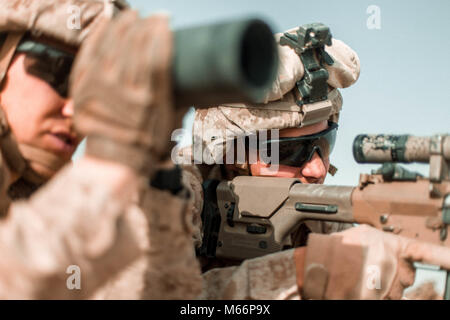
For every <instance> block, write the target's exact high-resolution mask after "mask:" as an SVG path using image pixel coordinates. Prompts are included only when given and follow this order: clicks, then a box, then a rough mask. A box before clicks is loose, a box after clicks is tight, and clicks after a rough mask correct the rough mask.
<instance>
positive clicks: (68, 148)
mask: <svg viewBox="0 0 450 320" xmlns="http://www.w3.org/2000/svg"><path fill="white" fill-rule="evenodd" d="M49 136H50V138H51V139H50V140H51V148H52V149H53V150H54V151H56V152H58V153H63V154H66V155H71V154H72V153H73V152H75V149H76V147H77V139H76V137H74V136H73V135H71V134H69V133H62V132H59V133H50V134H49Z"/></svg>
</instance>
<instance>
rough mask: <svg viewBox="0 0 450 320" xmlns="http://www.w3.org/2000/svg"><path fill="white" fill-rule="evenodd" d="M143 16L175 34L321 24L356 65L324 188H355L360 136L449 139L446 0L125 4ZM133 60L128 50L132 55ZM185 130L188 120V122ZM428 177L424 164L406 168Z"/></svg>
mask: <svg viewBox="0 0 450 320" xmlns="http://www.w3.org/2000/svg"><path fill="white" fill-rule="evenodd" d="M129 2H130V3H131V5H132V6H133V7H134V8H136V9H138V10H139V11H140V12H141V13H142V15H144V16H146V15H149V14H151V13H155V12H160V11H165V12H169V13H170V14H171V17H172V19H171V24H172V26H173V28H175V29H177V28H181V27H184V26H191V25H199V24H204V23H209V22H214V21H218V20H224V19H230V18H233V19H234V18H236V17H247V16H257V17H260V18H263V19H265V20H266V21H268V22H269V24H270V25H271V26H272V28H273V30H274V32H281V31H284V30H286V29H289V28H293V27H296V26H299V25H303V24H306V23H312V22H322V23H325V24H327V25H328V26H329V27H330V29H331V32H332V34H333V37H335V38H337V39H341V40H343V41H344V42H345V43H347V44H348V45H349V46H350V47H352V48H353V49H354V50H355V51H356V52H357V54H358V56H359V58H360V60H361V76H360V78H359V80H358V81H357V82H356V84H355V85H353V86H352V87H350V88H348V89H344V90H341V93H342V95H343V97H344V105H343V111H342V113H341V119H340V129H339V133H338V138H337V145H336V147H335V151H334V152H333V154H332V157H331V160H332V163H333V164H334V165H335V166H337V167H338V168H339V171H338V173H337V174H336V176H335V177H328V178H327V180H326V183H327V184H345V185H355V184H357V182H358V178H359V173H361V172H369V171H370V169H373V168H376V167H377V166H372V165H358V164H357V163H356V162H355V161H354V160H353V156H352V143H353V139H354V137H355V136H356V135H358V134H360V133H389V134H414V135H433V134H436V133H449V131H450V130H449V123H450V105H449V103H450V90H448V84H449V80H448V77H449V71H450V59H449V56H450V55H449V52H450V36H449V33H450V1H448V0H440V1H439V0H428V1H423V0H419V1H405V0H401V1H399V0H397V1H388V0H382V1H365V0H346V1H331V0H322V1H298V0H297V1H292V0H276V1H268V0H245V1H243V0H239V1H238V0H227V1H218V0H192V1H185V0H170V1H167V0H166V1H162V0H151V1H149V0H131V1H129ZM371 5H375V6H377V7H378V8H379V9H380V22H381V23H380V27H381V28H380V29H369V28H368V27H367V21H368V19H369V18H370V16H371V14H372V13H373V12H371V13H370V14H369V13H367V9H368V7H369V6H371ZM130 57H132V52H130ZM186 120H187V121H186V123H187V124H189V122H190V121H189V120H190V118H189V117H188V118H187V119H186ZM408 167H409V168H412V169H414V170H419V171H420V172H422V173H423V174H426V175H428V166H425V165H412V166H411V165H409V166H408Z"/></svg>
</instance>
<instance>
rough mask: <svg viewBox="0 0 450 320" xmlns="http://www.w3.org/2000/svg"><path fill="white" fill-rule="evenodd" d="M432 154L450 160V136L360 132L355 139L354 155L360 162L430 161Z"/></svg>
mask: <svg viewBox="0 0 450 320" xmlns="http://www.w3.org/2000/svg"><path fill="white" fill-rule="evenodd" d="M431 154H442V155H443V156H444V158H445V159H446V161H450V136H449V135H436V136H432V137H415V136H411V135H384V134H377V135H367V134H360V135H358V136H356V138H355V140H354V141H353V157H354V158H355V160H356V162H358V163H383V162H402V163H410V162H421V163H429V161H430V155H431Z"/></svg>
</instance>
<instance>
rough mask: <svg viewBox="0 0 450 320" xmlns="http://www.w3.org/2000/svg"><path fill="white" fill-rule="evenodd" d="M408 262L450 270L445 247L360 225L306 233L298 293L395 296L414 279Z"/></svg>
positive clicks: (311, 296)
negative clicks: (306, 242) (299, 291)
mask: <svg viewBox="0 0 450 320" xmlns="http://www.w3.org/2000/svg"><path fill="white" fill-rule="evenodd" d="M413 262H422V263H427V264H433V265H438V266H441V267H442V268H444V269H450V248H446V247H440V246H437V245H433V244H429V243H425V242H421V241H417V240H413V239H408V238H405V237H400V236H397V235H394V234H390V233H386V232H382V231H379V230H377V229H374V228H372V227H369V226H366V225H362V226H358V227H356V228H352V229H348V230H346V231H343V232H339V233H335V234H332V235H321V234H311V235H310V236H309V240H308V245H307V247H306V256H305V257H304V267H303V268H304V269H303V270H304V274H303V279H302V280H303V284H302V289H301V291H302V292H301V294H302V298H304V299H400V298H401V297H402V294H403V290H404V289H405V288H407V287H409V286H411V285H412V284H413V283H414V276H415V270H414V267H413ZM296 263H298V261H297V262H296Z"/></svg>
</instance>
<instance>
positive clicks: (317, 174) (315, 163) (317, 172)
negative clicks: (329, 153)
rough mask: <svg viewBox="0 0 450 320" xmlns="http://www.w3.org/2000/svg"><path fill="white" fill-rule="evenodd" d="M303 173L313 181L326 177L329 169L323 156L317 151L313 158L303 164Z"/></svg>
mask: <svg viewBox="0 0 450 320" xmlns="http://www.w3.org/2000/svg"><path fill="white" fill-rule="evenodd" d="M301 174H302V175H303V176H304V177H305V178H307V179H308V180H311V183H314V182H316V181H319V180H321V179H324V178H325V176H326V174H327V170H326V168H325V164H324V163H323V160H322V158H321V157H320V156H319V154H318V153H317V152H315V153H314V155H313V157H312V158H311V160H310V161H308V162H307V163H306V164H305V165H304V166H303V168H302V169H301Z"/></svg>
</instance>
